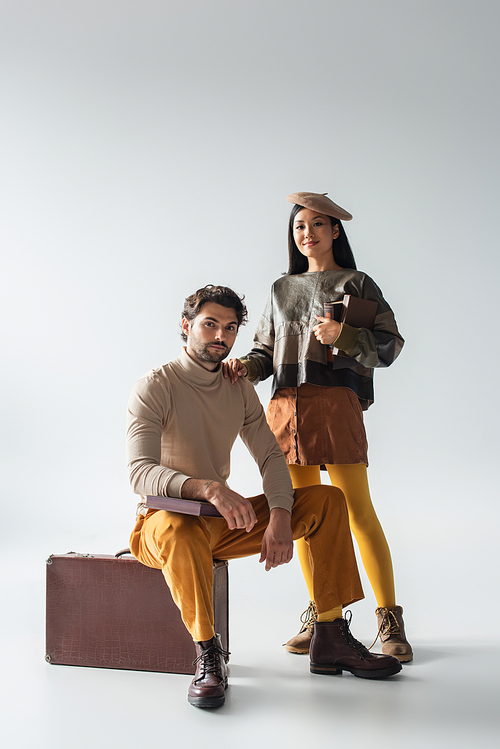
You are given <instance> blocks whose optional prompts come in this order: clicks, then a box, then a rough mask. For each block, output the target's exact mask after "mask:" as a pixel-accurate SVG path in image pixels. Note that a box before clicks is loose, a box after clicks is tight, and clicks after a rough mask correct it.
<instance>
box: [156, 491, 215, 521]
mask: <svg viewBox="0 0 500 749" xmlns="http://www.w3.org/2000/svg"><path fill="white" fill-rule="evenodd" d="M144 504H145V506H146V507H147V508H148V509H150V510H168V511H169V512H180V513H181V514H182V515H205V516H206V517H212V518H221V517H222V515H221V514H220V512H219V511H218V510H217V509H216V508H215V507H214V506H213V505H212V504H210V502H206V501H205V500H204V499H178V498H177V497H152V496H149V495H148V496H147V497H146V501H145V503H144Z"/></svg>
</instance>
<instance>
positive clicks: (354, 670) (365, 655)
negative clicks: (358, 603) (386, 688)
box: [311, 611, 402, 679]
mask: <svg viewBox="0 0 500 749" xmlns="http://www.w3.org/2000/svg"><path fill="white" fill-rule="evenodd" d="M350 613H351V612H350V611H348V612H347V613H346V618H345V619H335V621H333V622H316V624H315V625H314V634H313V636H312V640H311V673H313V674H324V675H326V676H328V675H334V674H341V673H342V671H350V672H351V674H353V675H354V676H359V677H361V678H362V679H385V677H386V676H392V675H393V674H397V673H398V672H399V671H401V668H402V666H401V663H400V662H399V661H398V659H397V658H393V657H392V655H375V654H374V653H370V651H369V650H367V648H365V646H364V645H362V644H361V643H360V642H358V640H355V639H354V637H353V636H352V634H351V630H350V629H349V624H350V621H351V616H347V615H349V614H350Z"/></svg>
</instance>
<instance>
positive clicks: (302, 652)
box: [285, 645, 309, 655]
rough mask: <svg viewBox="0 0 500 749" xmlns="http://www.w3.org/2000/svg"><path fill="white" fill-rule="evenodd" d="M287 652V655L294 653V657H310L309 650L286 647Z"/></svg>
mask: <svg viewBox="0 0 500 749" xmlns="http://www.w3.org/2000/svg"><path fill="white" fill-rule="evenodd" d="M285 650H286V652H287V653H293V654H294V655H309V648H308V649H307V650H299V649H298V648H293V647H289V646H287V645H285Z"/></svg>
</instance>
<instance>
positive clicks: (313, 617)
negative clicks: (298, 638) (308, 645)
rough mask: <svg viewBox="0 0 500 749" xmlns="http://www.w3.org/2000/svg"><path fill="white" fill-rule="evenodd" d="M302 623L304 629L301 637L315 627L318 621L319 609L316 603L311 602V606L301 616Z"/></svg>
mask: <svg viewBox="0 0 500 749" xmlns="http://www.w3.org/2000/svg"><path fill="white" fill-rule="evenodd" d="M300 621H301V622H302V628H301V630H300V632H299V635H301V634H302V632H306V631H307V630H308V629H312V628H313V627H314V623H315V622H317V621H318V609H317V608H316V604H315V603H314V601H309V606H308V607H307V609H306V610H305V611H304V612H303V613H302V614H301V615H300Z"/></svg>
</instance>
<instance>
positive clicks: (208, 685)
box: [188, 635, 229, 707]
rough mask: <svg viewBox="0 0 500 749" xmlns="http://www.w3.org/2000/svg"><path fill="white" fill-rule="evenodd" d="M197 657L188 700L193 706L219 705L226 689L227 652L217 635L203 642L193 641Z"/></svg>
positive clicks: (222, 701)
mask: <svg viewBox="0 0 500 749" xmlns="http://www.w3.org/2000/svg"><path fill="white" fill-rule="evenodd" d="M195 646H196V653H197V656H198V657H197V658H196V659H195V660H194V661H193V665H195V666H196V673H195V675H194V679H193V681H192V682H191V684H190V685H189V689H188V702H189V704H190V705H194V706H195V707H221V706H222V705H223V704H224V700H225V698H226V697H225V691H226V689H227V668H226V663H227V662H228V660H229V653H228V652H227V651H226V650H223V649H222V645H221V642H220V637H219V635H215V637H212V639H211V640H206V641H205V642H195Z"/></svg>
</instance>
